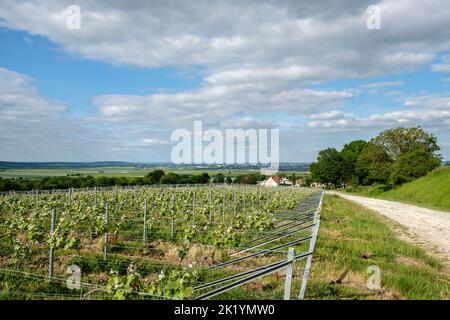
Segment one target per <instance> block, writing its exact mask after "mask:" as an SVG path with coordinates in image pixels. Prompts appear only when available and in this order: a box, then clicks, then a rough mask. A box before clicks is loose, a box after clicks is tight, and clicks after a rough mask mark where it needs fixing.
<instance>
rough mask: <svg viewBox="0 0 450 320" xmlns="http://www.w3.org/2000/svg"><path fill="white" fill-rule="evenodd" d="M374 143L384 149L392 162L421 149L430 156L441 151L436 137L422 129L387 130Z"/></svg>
mask: <svg viewBox="0 0 450 320" xmlns="http://www.w3.org/2000/svg"><path fill="white" fill-rule="evenodd" d="M372 142H373V143H374V144H376V145H378V146H380V147H382V148H383V149H384V151H385V152H386V153H387V155H388V156H389V158H390V159H391V161H397V160H398V159H399V158H400V157H401V156H402V155H404V154H406V153H407V152H409V151H411V150H417V149H421V150H424V151H425V152H428V153H429V154H430V155H431V154H434V153H435V152H437V151H439V150H440V148H439V146H438V144H437V139H436V137H435V136H434V135H432V134H430V133H428V132H426V131H425V130H423V129H422V128H421V127H413V128H394V129H389V130H385V131H383V132H381V133H380V134H379V135H378V136H377V137H375V138H374V139H373V140H372Z"/></svg>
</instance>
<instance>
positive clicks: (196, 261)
mask: <svg viewBox="0 0 450 320" xmlns="http://www.w3.org/2000/svg"><path fill="white" fill-rule="evenodd" d="M319 200H320V193H318V191H317V190H311V189H302V188H279V189H263V188H258V187H229V186H217V187H207V186H201V187H196V186H191V187H178V188H176V187H164V188H161V187H140V188H138V187H133V188H103V189H89V190H88V189H86V190H84V189H83V190H72V189H71V190H69V191H61V192H54V191H52V192H24V193H20V194H15V193H11V194H6V195H2V196H0V210H1V211H0V212H1V216H0V228H1V230H0V231H1V232H0V234H1V238H0V252H1V257H0V258H1V259H0V290H1V293H0V296H1V297H2V298H3V299H180V298H195V297H198V296H201V295H202V294H206V293H208V291H210V290H213V289H216V288H217V287H220V286H221V285H223V284H224V283H227V282H228V283H229V282H230V281H231V280H227V281H225V280H226V279H227V278H228V279H233V277H236V275H237V278H239V279H246V278H245V276H248V274H250V275H255V274H257V273H258V272H259V273H261V272H264V270H265V268H266V267H265V266H272V267H274V266H275V268H276V267H277V266H278V269H280V268H279V266H280V263H285V261H286V257H287V247H288V245H289V246H290V247H294V248H295V251H296V252H298V253H305V252H308V249H307V248H308V242H309V241H308V240H310V239H311V236H310V234H311V230H312V229H311V228H312V227H313V226H314V223H313V221H314V219H315V213H316V209H317V208H318V206H319ZM313 229H314V228H313ZM301 256H302V255H301V254H299V257H301ZM304 257H306V255H304ZM300 266H301V261H300V262H299V263H298V264H297V267H296V269H295V270H297V271H295V270H294V271H295V272H300V271H299V270H300V269H299V267H300ZM68 268H69V269H68ZM278 269H275V270H278ZM255 270H256V271H255ZM67 272H69V274H68V273H67ZM74 275H80V278H79V281H78V282H77V281H75V283H76V285H77V287H76V288H68V286H67V279H68V278H69V279H75V278H74ZM230 277H231V278H230ZM273 277H275V278H277V274H275V275H274V276H273ZM221 279H222V280H221ZM223 279H225V280H223ZM211 283H212V284H211ZM236 290H237V292H236V291H235V290H231V291H228V292H224V293H221V294H219V295H216V296H214V297H217V298H219V299H221V298H230V297H235V295H236V294H237V295H239V292H241V291H239V290H240V289H239V288H238V289H236ZM258 292H259V291H258V290H256V291H254V290H253V291H250V293H248V294H247V296H246V297H252V298H261V297H264V298H282V292H281V291H280V290H271V291H270V295H269V296H267V295H264V296H261V295H260V294H259V293H258Z"/></svg>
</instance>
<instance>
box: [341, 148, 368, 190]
mask: <svg viewBox="0 0 450 320" xmlns="http://www.w3.org/2000/svg"><path fill="white" fill-rule="evenodd" d="M367 144H368V143H367V141H364V140H355V141H352V142H350V143H347V144H345V145H344V147H343V148H342V150H341V156H342V159H343V164H342V180H343V182H345V183H350V182H351V183H352V184H354V185H355V184H358V183H359V178H358V176H357V175H356V172H355V167H356V163H357V161H358V158H359V157H360V155H361V153H362V152H363V150H364V149H365V148H366V147H367Z"/></svg>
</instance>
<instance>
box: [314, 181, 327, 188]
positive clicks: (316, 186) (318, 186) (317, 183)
mask: <svg viewBox="0 0 450 320" xmlns="http://www.w3.org/2000/svg"><path fill="white" fill-rule="evenodd" d="M310 187H311V188H325V187H326V184H324V183H320V182H313V183H311V185H310Z"/></svg>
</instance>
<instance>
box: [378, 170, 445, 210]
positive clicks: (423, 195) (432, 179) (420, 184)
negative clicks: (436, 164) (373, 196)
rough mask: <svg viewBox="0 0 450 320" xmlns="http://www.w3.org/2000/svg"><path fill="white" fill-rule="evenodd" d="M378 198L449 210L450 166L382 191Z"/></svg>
mask: <svg viewBox="0 0 450 320" xmlns="http://www.w3.org/2000/svg"><path fill="white" fill-rule="evenodd" d="M380 198H383V199H390V200H399V201H403V202H409V203H414V204H418V205H421V206H426V207H430V208H436V209H441V210H446V211H450V166H446V167H441V168H438V169H436V170H434V171H432V172H430V173H429V174H428V175H426V176H425V177H422V178H420V179H417V180H415V181H413V182H409V183H405V184H404V185H402V186H400V187H399V188H397V189H394V190H390V191H388V192H384V193H382V194H381V195H380Z"/></svg>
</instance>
